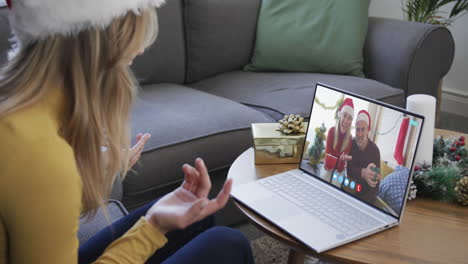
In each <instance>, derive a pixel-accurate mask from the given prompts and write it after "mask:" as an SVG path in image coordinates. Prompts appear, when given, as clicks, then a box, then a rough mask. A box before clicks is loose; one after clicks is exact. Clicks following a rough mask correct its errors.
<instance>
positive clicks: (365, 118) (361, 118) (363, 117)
mask: <svg viewBox="0 0 468 264" xmlns="http://www.w3.org/2000/svg"><path fill="white" fill-rule="evenodd" d="M359 121H364V122H366V123H367V125H369V124H370V122H369V121H370V120H369V116H368V115H367V114H365V113H359V114H358V116H357V118H356V124H357V122H359Z"/></svg>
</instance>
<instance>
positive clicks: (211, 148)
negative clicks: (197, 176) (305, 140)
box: [124, 84, 273, 208]
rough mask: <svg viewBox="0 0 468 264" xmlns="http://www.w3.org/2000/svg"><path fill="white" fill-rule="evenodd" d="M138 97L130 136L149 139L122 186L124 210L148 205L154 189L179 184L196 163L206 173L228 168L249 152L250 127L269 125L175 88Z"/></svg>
mask: <svg viewBox="0 0 468 264" xmlns="http://www.w3.org/2000/svg"><path fill="white" fill-rule="evenodd" d="M139 97H140V98H139V99H138V100H137V101H136V104H135V108H134V111H133V117H132V122H131V123H132V134H133V135H136V134H137V133H138V132H149V133H151V135H152V137H151V139H150V140H149V141H148V142H147V144H146V146H145V149H144V152H143V155H142V157H141V159H140V161H141V164H137V165H136V166H135V167H134V169H135V170H136V174H134V173H131V174H129V175H128V176H127V177H126V179H125V181H124V204H125V206H127V208H134V207H135V206H137V205H139V204H138V203H144V202H146V201H149V200H151V199H154V198H156V196H157V193H158V189H162V188H164V187H166V186H168V185H173V184H174V183H178V182H180V181H181V180H182V179H183V174H182V171H181V167H182V165H183V164H184V163H189V164H193V163H194V160H195V158H197V157H202V158H203V159H204V160H205V163H206V165H207V167H208V169H209V170H210V171H215V170H218V169H221V168H226V167H229V166H230V165H231V163H232V162H233V161H234V160H235V159H236V158H237V156H239V155H240V154H241V153H242V152H243V151H245V150H246V149H247V148H249V147H250V146H252V136H251V132H250V125H251V123H255V122H273V120H272V119H271V118H269V117H267V116H266V115H264V114H263V113H261V112H258V111H256V110H253V109H251V108H249V107H246V106H244V105H242V104H239V103H236V102H234V101H231V100H228V99H225V98H221V97H218V96H215V95H211V94H208V93H205V92H202V91H198V90H195V89H192V88H188V87H184V86H180V85H175V84H157V85H151V86H147V87H144V89H143V92H142V93H141V94H140V96H139ZM133 140H135V139H133ZM133 144H134V142H133ZM159 195H161V194H159Z"/></svg>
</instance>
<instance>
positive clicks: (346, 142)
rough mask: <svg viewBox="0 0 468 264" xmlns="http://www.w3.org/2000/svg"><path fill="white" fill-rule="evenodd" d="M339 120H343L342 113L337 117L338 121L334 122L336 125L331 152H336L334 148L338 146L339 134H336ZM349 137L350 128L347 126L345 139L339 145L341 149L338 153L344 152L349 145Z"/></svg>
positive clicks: (338, 128)
mask: <svg viewBox="0 0 468 264" xmlns="http://www.w3.org/2000/svg"><path fill="white" fill-rule="evenodd" d="M341 118H343V113H341V114H340V115H339V118H338V120H336V125H335V138H334V140H333V150H336V147H337V145H338V140H339V136H340V133H339V132H338V131H339V130H340V121H341ZM350 137H351V126H349V128H348V131H346V135H345V138H344V140H343V142H342V144H341V149H340V152H344V151H345V150H346V148H347V146H348V144H349V138H350Z"/></svg>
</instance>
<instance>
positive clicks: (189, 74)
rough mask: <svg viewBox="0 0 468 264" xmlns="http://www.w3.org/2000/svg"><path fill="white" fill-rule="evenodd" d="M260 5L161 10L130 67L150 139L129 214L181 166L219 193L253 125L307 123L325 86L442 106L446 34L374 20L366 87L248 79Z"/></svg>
mask: <svg viewBox="0 0 468 264" xmlns="http://www.w3.org/2000/svg"><path fill="white" fill-rule="evenodd" d="M260 3H261V0H222V1H216V0H168V3H167V4H166V5H165V6H164V7H162V8H161V9H160V10H159V12H158V14H159V21H160V34H159V38H158V40H157V41H156V43H155V44H154V45H153V46H152V47H150V48H149V49H148V50H147V51H146V52H145V53H144V54H143V55H142V56H140V57H138V58H137V59H136V61H135V62H134V65H133V70H134V71H135V73H136V75H137V77H138V79H139V82H140V84H141V93H140V98H139V99H138V101H137V103H136V104H135V107H134V110H133V119H132V124H131V125H132V132H133V134H136V133H138V132H149V133H151V134H152V138H151V139H150V141H149V142H148V143H147V145H146V148H145V150H144V154H143V155H142V157H141V164H139V165H137V166H136V167H135V170H136V172H137V173H136V174H130V175H128V176H127V177H126V179H125V181H124V182H117V183H116V185H115V192H114V195H113V196H114V198H116V199H118V200H121V201H122V202H123V204H124V205H125V206H126V207H127V208H128V209H129V210H130V211H131V210H132V209H134V208H136V207H138V206H140V205H142V204H144V203H146V202H149V201H151V200H153V199H155V198H157V197H160V196H162V195H163V194H165V193H167V192H169V191H170V190H172V189H174V188H175V187H177V186H178V185H179V184H180V183H181V181H182V179H183V174H182V172H181V166H182V164H184V163H193V161H194V159H195V158H196V157H202V158H204V160H205V163H206V164H207V166H208V167H209V171H210V174H211V177H212V181H213V189H214V190H213V192H217V191H218V190H219V188H220V187H221V184H222V183H223V182H224V180H225V177H226V175H227V171H228V169H229V167H230V165H231V164H232V162H233V161H234V160H235V159H236V157H237V156H239V155H240V154H241V153H242V152H243V151H245V150H246V149H247V148H249V147H250V146H252V138H251V132H250V124H251V123H256V122H275V121H277V120H279V119H280V118H281V117H282V116H283V115H284V114H289V113H295V114H300V115H302V116H305V117H308V115H309V110H310V104H311V99H312V95H313V92H314V87H315V84H316V82H318V81H320V82H323V83H327V84H330V85H333V86H336V87H340V88H343V89H345V90H349V91H352V92H354V93H357V94H362V95H366V96H369V97H372V98H375V99H378V100H382V101H384V102H387V103H390V104H393V105H397V106H402V107H404V106H405V98H406V96H408V95H410V94H414V93H425V94H430V95H434V96H436V97H437V96H438V86H439V81H440V80H441V78H442V77H443V76H444V75H445V74H446V73H447V72H448V70H449V68H450V66H451V64H452V60H453V55H454V42H453V38H452V36H451V34H450V32H449V30H447V29H446V28H444V27H440V26H433V25H427V24H418V23H409V22H404V21H397V20H391V19H384V18H374V17H371V18H369V29H368V34H367V39H366V43H365V47H364V50H363V53H364V59H365V65H364V71H365V75H366V78H358V77H352V76H343V75H331V74H320V73H278V72H264V73H252V72H244V71H242V68H243V66H244V65H246V64H247V63H248V62H249V60H250V58H251V55H252V52H253V48H254V43H255V34H256V22H257V17H258V13H259V7H260ZM6 13H7V10H6V9H3V10H0V54H2V55H0V56H4V53H5V51H6V50H7V47H8V43H7V37H8V35H9V34H8V32H9V31H8V23H7V21H6V18H5V15H6ZM311 45H313V44H311ZM1 59H2V58H0V60H1ZM3 60H4V58H3ZM439 99H440V98H439ZM241 219H242V217H241V214H240V213H239V212H237V211H236V210H235V208H234V207H233V206H232V205H230V206H228V207H227V208H226V209H225V210H223V211H222V212H220V213H218V214H217V222H218V224H225V225H230V224H234V223H237V222H238V221H240V220H241Z"/></svg>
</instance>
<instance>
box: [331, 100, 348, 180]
mask: <svg viewBox="0 0 468 264" xmlns="http://www.w3.org/2000/svg"><path fill="white" fill-rule="evenodd" d="M353 117H354V104H353V100H352V99H351V98H346V99H345V100H344V101H343V103H342V104H341V106H340V109H339V111H338V120H337V121H336V126H334V127H331V128H330V129H329V130H328V135H327V142H326V147H325V164H324V167H325V175H326V180H328V181H330V180H332V178H331V174H332V173H333V171H335V170H336V171H338V172H342V171H343V170H344V168H345V163H346V161H347V160H350V159H351V157H350V156H348V154H349V152H350V151H351V146H352V143H353V139H352V136H351V124H352V122H353Z"/></svg>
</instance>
